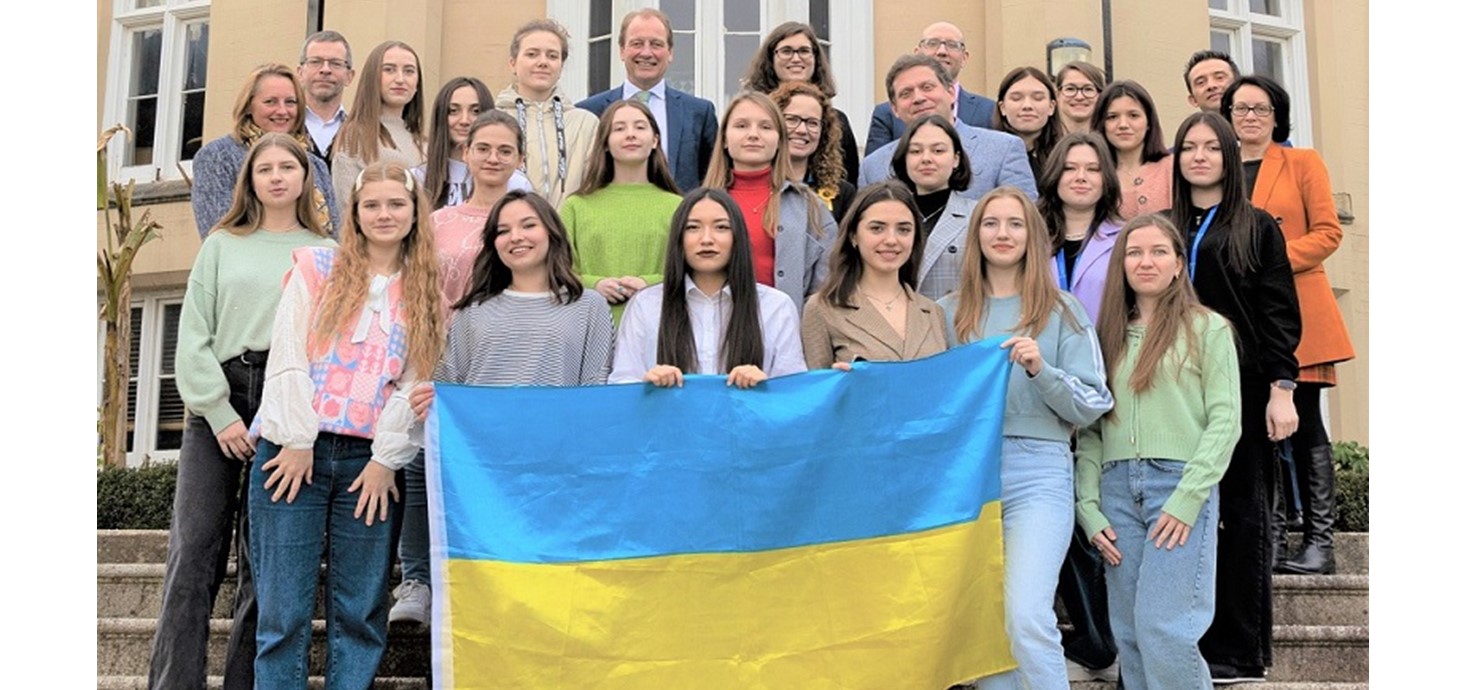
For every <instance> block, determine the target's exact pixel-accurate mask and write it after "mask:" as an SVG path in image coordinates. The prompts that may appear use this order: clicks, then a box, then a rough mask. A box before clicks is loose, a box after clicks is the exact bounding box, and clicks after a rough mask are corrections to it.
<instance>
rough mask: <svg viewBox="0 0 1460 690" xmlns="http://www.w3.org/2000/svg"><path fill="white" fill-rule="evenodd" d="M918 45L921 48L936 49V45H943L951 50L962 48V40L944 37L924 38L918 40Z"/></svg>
mask: <svg viewBox="0 0 1460 690" xmlns="http://www.w3.org/2000/svg"><path fill="white" fill-rule="evenodd" d="M918 45H919V46H921V47H922V48H923V50H937V49H938V46H943V47H944V48H947V49H948V50H952V51H959V50H963V41H955V40H952V39H945V38H925V39H923V40H921V41H918Z"/></svg>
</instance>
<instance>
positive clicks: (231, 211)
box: [214, 132, 329, 237]
mask: <svg viewBox="0 0 1460 690" xmlns="http://www.w3.org/2000/svg"><path fill="white" fill-rule="evenodd" d="M275 148H278V149H284V150H285V151H288V152H289V155H291V156H293V157H294V160H295V161H297V162H298V163H299V167H300V168H301V169H303V170H304V181H303V184H302V186H301V187H300V188H299V198H298V199H295V200H294V218H295V219H296V220H298V221H299V224H300V225H302V226H304V229H306V230H308V231H310V232H312V233H314V234H316V235H319V236H320V237H329V233H326V232H325V231H324V227H323V226H321V225H320V224H319V216H317V215H315V213H314V194H313V192H314V167H313V166H311V165H310V164H309V152H308V151H305V150H304V146H303V145H302V144H300V143H299V142H298V141H296V140H295V139H294V137H291V136H289V135H288V134H284V133H283V132H266V133H264V135H263V136H261V137H259V140H258V141H256V142H254V144H253V146H252V147H251V148H249V150H248V155H247V156H245V157H244V159H243V165H241V166H239V168H238V179H236V180H234V182H233V203H232V204H231V205H230V206H229V207H228V211H227V212H226V213H224V214H223V218H222V220H219V221H218V224H217V225H215V226H214V229H217V228H222V229H224V230H226V231H228V232H231V233H233V234H235V235H239V236H243V235H249V234H253V232H254V231H255V230H258V229H259V223H262V222H263V221H264V205H263V204H262V203H260V202H259V192H258V190H257V189H254V187H253V163H254V161H255V160H256V159H258V157H259V154H261V153H263V152H264V151H266V150H268V149H275Z"/></svg>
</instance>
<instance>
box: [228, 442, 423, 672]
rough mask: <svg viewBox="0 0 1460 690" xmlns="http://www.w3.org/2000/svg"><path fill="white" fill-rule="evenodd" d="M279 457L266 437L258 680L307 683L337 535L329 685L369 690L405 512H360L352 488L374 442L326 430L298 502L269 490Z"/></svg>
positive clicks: (256, 467) (260, 475) (256, 490)
mask: <svg viewBox="0 0 1460 690" xmlns="http://www.w3.org/2000/svg"><path fill="white" fill-rule="evenodd" d="M278 454H279V446H278V445H276V444H274V443H270V442H269V441H267V440H265V439H260V440H259V444H258V455H257V457H255V458H254V463H253V477H252V479H251V485H250V490H249V495H248V500H249V512H250V513H251V515H252V520H253V523H252V526H251V527H252V530H253V531H252V533H251V535H250V536H251V539H250V541H249V547H250V550H251V551H252V553H253V563H254V587H255V590H256V592H257V596H258V606H259V623H258V656H257V657H256V658H255V660H254V681H255V683H256V684H257V687H260V688H269V689H270V690H275V689H278V690H294V689H297V690H303V689H304V688H305V687H306V683H307V681H308V676H309V636H310V621H311V620H312V619H313V618H314V594H315V589H316V587H317V585H318V583H319V562H320V557H321V556H322V555H324V548H325V541H326V535H328V541H329V554H328V563H327V566H328V569H327V571H326V582H325V589H326V599H325V602H326V603H325V619H326V630H327V633H326V634H327V635H328V641H329V645H328V660H327V662H326V669H325V687H326V688H329V690H366V689H367V688H369V687H370V685H371V682H372V681H373V680H374V678H375V671H376V668H377V667H379V665H380V659H381V657H382V656H383V655H384V654H385V618H386V612H387V610H388V609H387V606H386V584H387V576H388V574H389V571H390V533H391V528H390V524H389V520H395V519H397V518H396V516H395V511H394V510H391V511H390V517H389V520H387V521H386V522H380V521H376V522H375V523H374V524H373V525H371V526H369V527H366V526H365V519H364V516H363V515H362V516H361V517H360V519H356V518H355V504H356V502H357V501H358V499H359V495H360V494H359V492H358V491H357V492H355V493H349V492H347V491H346V489H348V488H349V487H350V484H351V483H353V482H354V481H355V478H356V477H357V476H359V474H360V471H361V470H363V469H364V468H365V464H366V463H368V462H370V439H366V438H357V437H353V436H341V435H337V434H331V433H327V432H320V434H319V438H318V439H317V440H316V441H315V443H314V482H313V484H305V485H303V487H301V488H300V490H299V495H298V496H296V497H295V498H294V502H293V503H288V502H287V501H286V500H285V499H283V498H281V499H279V501H278V502H277V503H276V502H274V501H272V500H270V497H271V496H272V494H273V492H272V491H270V490H266V489H264V482H265V481H267V479H268V474H267V473H265V472H264V471H263V469H262V468H263V466H264V464H265V463H266V462H268V461H269V460H270V459H272V458H273V457H274V456H276V455H278ZM274 488H277V486H276V487H274ZM394 507H395V506H392V508H394ZM377 517H378V516H377Z"/></svg>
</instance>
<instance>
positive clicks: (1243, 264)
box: [1171, 111, 1257, 273]
mask: <svg viewBox="0 0 1460 690" xmlns="http://www.w3.org/2000/svg"><path fill="white" fill-rule="evenodd" d="M1197 125H1206V126H1208V127H1211V128H1212V131H1213V132H1216V134H1217V143H1218V144H1219V145H1220V146H1221V149H1222V201H1221V202H1220V205H1219V206H1217V211H1216V213H1217V215H1216V217H1215V218H1213V219H1212V227H1217V228H1222V227H1225V228H1226V229H1227V231H1226V232H1225V233H1219V234H1218V235H1215V236H1214V239H1217V238H1221V239H1219V241H1221V242H1222V255H1223V256H1224V257H1225V258H1226V261H1227V263H1228V264H1230V265H1231V266H1232V268H1233V269H1235V270H1237V271H1240V272H1244V273H1245V272H1247V271H1250V270H1252V268H1253V267H1254V266H1256V265H1257V249H1256V247H1254V246H1253V244H1254V242H1255V237H1256V234H1257V213H1256V211H1255V209H1253V208H1252V202H1250V201H1248V200H1247V191H1246V189H1245V188H1244V187H1243V185H1242V145H1241V144H1240V143H1239V142H1238V140H1237V130H1234V129H1232V125H1231V123H1229V122H1227V121H1226V120H1224V119H1222V116H1221V115H1219V114H1217V113H1209V112H1206V111H1200V112H1195V113H1192V114H1191V116H1190V117H1188V118H1186V121H1185V122H1182V123H1181V127H1180V128H1179V129H1177V130H1176V147H1175V148H1176V155H1177V161H1176V175H1175V176H1174V177H1175V180H1174V182H1175V190H1174V193H1173V194H1172V195H1171V222H1172V223H1174V224H1175V225H1176V227H1177V228H1178V229H1180V230H1181V231H1182V232H1188V231H1189V230H1190V229H1191V225H1192V221H1193V217H1194V213H1193V210H1194V209H1193V202H1192V200H1191V182H1189V181H1187V179H1186V175H1184V174H1182V172H1181V159H1180V156H1181V155H1182V152H1181V150H1182V149H1183V148H1184V147H1185V145H1186V135H1187V133H1189V132H1190V131H1191V128H1192V127H1195V126H1197Z"/></svg>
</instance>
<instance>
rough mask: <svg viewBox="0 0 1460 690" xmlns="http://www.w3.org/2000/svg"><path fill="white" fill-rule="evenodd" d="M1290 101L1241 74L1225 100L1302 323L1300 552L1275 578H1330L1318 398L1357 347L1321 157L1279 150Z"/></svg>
mask: <svg viewBox="0 0 1460 690" xmlns="http://www.w3.org/2000/svg"><path fill="white" fill-rule="evenodd" d="M1288 103H1289V101H1288V92H1287V91H1286V90H1284V89H1283V87H1282V86H1281V85H1280V84H1278V83H1277V82H1275V81H1273V80H1272V79H1269V78H1267V77H1264V76H1261V75H1251V76H1246V77H1239V78H1238V79H1237V81H1235V82H1233V83H1232V85H1231V86H1229V87H1227V92H1226V93H1225V94H1224V95H1223V96H1222V115H1223V117H1225V118H1227V119H1228V120H1229V121H1230V122H1231V123H1232V126H1233V127H1235V128H1236V129H1237V138H1238V140H1239V141H1240V142H1241V145H1242V147H1241V148H1242V172H1243V179H1244V181H1245V182H1246V185H1245V188H1246V190H1247V196H1248V198H1249V199H1251V201H1252V205H1253V206H1256V207H1257V208H1260V209H1262V210H1264V211H1267V212H1268V214H1270V215H1271V216H1273V218H1274V219H1275V220H1276V221H1277V222H1278V227H1280V228H1282V231H1283V238H1284V239H1285V240H1286V244H1287V249H1288V263H1290V264H1292V266H1293V284H1294V286H1295V287H1296V288H1297V290H1298V309H1299V313H1300V315H1301V317H1302V322H1303V337H1302V339H1301V340H1299V341H1298V350H1297V352H1296V355H1297V357H1298V367H1299V369H1298V378H1297V379H1296V380H1297V383H1298V388H1297V390H1295V391H1293V405H1294V407H1296V408H1297V410H1298V430H1297V431H1296V432H1294V433H1293V438H1292V448H1293V460H1294V461H1295V464H1296V469H1297V477H1296V478H1295V479H1296V482H1297V487H1298V491H1297V494H1298V496H1299V497H1301V498H1302V506H1303V511H1302V515H1303V547H1302V550H1301V551H1299V552H1298V553H1296V554H1293V555H1292V558H1283V557H1279V563H1278V566H1277V572H1281V573H1296V574H1307V575H1316V574H1332V573H1333V571H1334V564H1333V520H1334V487H1333V447H1332V446H1331V445H1329V442H1328V432H1327V431H1326V430H1325V429H1324V428H1323V411H1322V409H1321V408H1320V406H1319V395H1320V391H1322V389H1324V388H1328V387H1331V386H1334V385H1337V384H1338V372H1337V368H1336V367H1335V365H1336V364H1338V363H1339V362H1344V361H1347V360H1350V359H1353V357H1354V346H1353V343H1352V342H1350V341H1349V337H1348V329H1346V328H1345V327H1344V324H1343V314H1342V313H1340V312H1339V310H1338V300H1336V299H1334V297H1333V288H1332V287H1331V286H1330V285H1329V284H1328V274H1327V273H1325V272H1324V270H1323V261H1324V260H1325V259H1327V258H1328V257H1330V256H1332V255H1333V253H1334V252H1336V251H1338V245H1339V243H1340V242H1342V241H1343V228H1342V226H1340V225H1339V224H1338V212H1337V211H1335V210H1334V207H1333V188H1332V186H1331V185H1330V184H1329V182H1328V168H1327V167H1326V166H1325V165H1324V164H1323V159H1322V158H1320V157H1319V156H1318V152H1317V151H1314V150H1313V149H1299V148H1291V147H1287V146H1284V145H1283V144H1282V142H1284V141H1287V139H1288V134H1289V131H1290V129H1291V127H1290V126H1289V114H1288V111H1289V106H1288ZM1285 485H1286V484H1285ZM1275 517H1276V516H1275ZM1274 526H1275V527H1277V528H1278V531H1279V538H1278V539H1277V540H1275V545H1276V548H1277V549H1278V550H1279V553H1281V552H1282V551H1283V550H1284V546H1285V544H1284V541H1285V538H1283V537H1282V534H1281V532H1282V531H1283V530H1284V528H1285V527H1286V520H1278V521H1277V522H1276V523H1275V525H1274Z"/></svg>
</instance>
